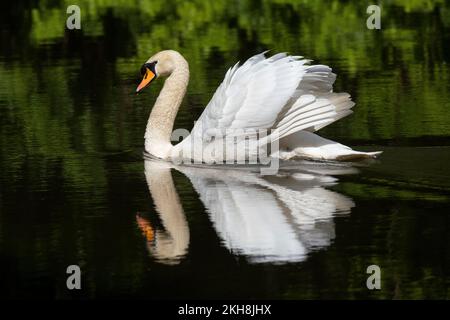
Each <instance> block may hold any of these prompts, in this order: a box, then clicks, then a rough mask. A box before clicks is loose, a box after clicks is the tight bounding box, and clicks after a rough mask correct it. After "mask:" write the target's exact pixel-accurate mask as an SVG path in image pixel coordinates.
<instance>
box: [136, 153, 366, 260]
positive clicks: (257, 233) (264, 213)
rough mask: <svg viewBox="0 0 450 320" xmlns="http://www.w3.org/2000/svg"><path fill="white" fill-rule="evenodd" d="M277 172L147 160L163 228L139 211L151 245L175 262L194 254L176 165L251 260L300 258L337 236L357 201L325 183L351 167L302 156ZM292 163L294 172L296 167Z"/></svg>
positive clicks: (229, 243)
mask: <svg viewBox="0 0 450 320" xmlns="http://www.w3.org/2000/svg"><path fill="white" fill-rule="evenodd" d="M297 165H298V167H301V171H300V170H299V169H297V168H291V169H283V170H282V172H281V173H280V174H277V175H274V176H270V177H269V176H261V175H259V174H258V173H256V172H250V171H248V170H247V168H245V167H242V168H244V170H239V169H237V168H234V169H229V170H227V174H226V175H224V174H223V170H221V169H220V168H219V166H217V167H215V168H214V167H208V168H201V167H195V166H176V165H172V164H171V163H169V162H165V161H160V160H151V159H146V160H145V177H146V180H147V184H148V187H149V190H150V194H151V196H152V198H153V202H154V203H155V207H156V211H157V212H158V215H159V217H160V220H161V222H162V224H163V226H164V228H158V229H153V227H152V225H151V223H150V222H149V221H147V220H146V219H145V216H141V215H138V216H137V217H136V219H137V223H138V226H139V228H140V229H141V231H142V233H143V235H144V237H145V238H146V242H147V248H148V250H149V252H150V253H151V255H152V256H154V257H155V258H156V259H157V260H158V261H159V262H161V263H166V264H176V263H179V262H180V261H181V259H182V258H183V257H184V255H185V254H186V253H187V252H188V247H189V243H190V232H189V225H188V222H187V220H186V216H185V213H184V211H183V207H182V205H181V202H180V199H179V197H178V195H177V191H176V189H175V184H174V182H173V179H172V175H171V170H172V169H175V170H177V171H179V172H181V173H182V174H184V175H185V176H187V177H188V178H189V180H190V181H191V183H192V185H193V187H194V189H195V190H196V191H197V193H198V194H199V198H200V200H201V201H202V202H203V204H204V206H205V208H206V210H207V212H208V215H209V218H210V220H211V222H212V225H213V227H214V229H215V230H216V232H217V234H218V236H219V237H220V238H221V240H222V244H223V245H224V246H225V247H226V248H227V249H228V250H229V251H231V252H232V253H234V254H238V255H244V256H246V257H247V259H248V260H249V261H250V262H253V263H259V262H300V261H304V260H305V259H306V257H307V255H308V253H309V252H310V251H311V250H317V249H320V248H324V247H327V246H329V245H330V244H331V241H332V239H334V236H335V232H334V222H333V220H334V219H333V218H334V216H335V215H338V214H339V215H345V214H348V213H350V210H351V208H352V207H354V202H353V201H352V199H350V198H348V197H346V196H344V195H341V194H339V193H337V192H335V191H331V190H327V189H326V188H325V187H327V186H332V185H334V184H335V183H336V180H337V179H336V178H334V177H332V176H330V175H329V174H333V175H340V174H352V173H355V172H357V169H355V168H354V167H350V166H344V165H342V166H338V165H334V166H331V165H329V164H326V163H313V162H309V163H308V162H302V163H300V164H297ZM292 169H294V170H295V171H293V170H292Z"/></svg>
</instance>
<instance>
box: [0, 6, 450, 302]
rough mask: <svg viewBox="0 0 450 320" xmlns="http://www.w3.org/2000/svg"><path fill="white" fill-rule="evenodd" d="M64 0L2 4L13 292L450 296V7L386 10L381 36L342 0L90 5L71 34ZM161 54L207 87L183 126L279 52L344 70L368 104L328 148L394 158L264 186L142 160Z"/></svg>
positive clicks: (4, 217)
mask: <svg viewBox="0 0 450 320" xmlns="http://www.w3.org/2000/svg"><path fill="white" fill-rule="evenodd" d="M69 4H71V3H69V2H67V3H65V2H61V3H56V2H42V3H40V4H39V5H38V6H37V5H33V4H30V3H28V2H24V3H15V4H12V5H9V6H8V7H2V8H1V10H0V12H1V15H2V17H1V19H0V21H1V22H0V23H1V30H2V33H1V36H0V43H1V50H0V79H1V81H0V130H1V131H0V148H1V152H0V169H1V175H0V275H1V276H0V289H1V290H0V292H1V293H0V294H1V295H2V296H4V297H9V298H12V297H14V298H17V297H35V298H100V297H145V298H289V299H297V298H308V299H315V298H339V299H341V298H342V299H358V298H370V299H381V298H387V299H393V298H395V299H408V298H413V299H420V298H446V299H448V297H449V291H448V290H449V281H450V274H449V270H450V268H449V265H450V253H449V250H448V243H449V242H450V241H449V240H450V239H449V235H450V232H449V230H450V229H449V228H450V226H449V214H448V211H449V210H448V207H449V205H448V203H449V196H450V194H449V191H450V182H449V181H450V170H449V168H448V166H447V163H448V162H449V160H450V121H449V120H450V112H449V111H448V110H449V107H450V106H449V101H450V81H449V74H450V73H449V71H450V70H449V69H450V68H449V62H450V53H449V52H450V51H449V47H448V43H450V41H449V40H450V18H449V17H450V7H449V4H448V3H445V2H444V1H434V2H433V1H430V2H423V1H395V2H392V3H387V4H385V5H384V6H383V13H382V29H381V30H379V31H375V30H368V29H366V28H365V19H366V17H367V14H366V13H365V10H366V8H365V4H362V3H361V4H357V3H348V2H345V3H340V2H338V1H331V2H313V3H309V2H306V1H301V2H296V1H277V2H269V1H263V2H261V3H257V2H253V1H240V2H239V3H238V2H236V3H232V4H230V3H229V2H228V1H214V3H211V4H205V3H204V2H203V1H194V2H192V3H186V2H184V1H169V2H167V1H152V2H151V3H139V4H138V3H136V4H132V3H131V4H128V3H125V2H123V3H122V2H119V3H113V2H108V1H101V2H99V1H79V6H80V7H81V10H82V29H81V30H75V31H69V30H65V29H64V26H65V19H66V17H67V15H66V13H65V9H66V8H67V6H68V5H69ZM1 6H5V4H2V5H1ZM165 48H171V49H175V50H179V51H180V52H182V53H183V55H185V57H186V58H187V60H188V61H189V63H190V69H191V74H192V76H191V81H190V84H189V88H188V93H187V96H186V98H185V99H184V102H183V105H182V108H181V110H180V113H179V116H178V118H177V121H176V124H175V127H177V128H187V129H190V128H191V127H192V125H193V121H195V120H196V119H197V118H198V116H199V115H200V114H201V112H202V110H203V107H204V106H205V105H206V104H207V102H208V101H209V99H210V97H211V96H212V94H213V92H214V90H215V88H216V87H217V86H218V84H219V83H220V81H221V80H222V79H223V76H224V73H225V71H226V70H227V68H228V67H230V66H231V65H233V64H234V63H235V62H236V61H237V60H241V61H242V60H244V59H246V58H248V57H249V56H251V55H253V54H256V53H258V52H261V51H263V50H266V49H272V51H273V52H280V51H288V52H291V53H293V54H301V55H304V56H305V57H308V58H311V59H314V60H315V62H317V63H324V64H328V65H330V66H332V67H333V69H334V71H335V72H336V73H337V74H338V78H337V81H336V85H335V88H336V90H337V91H347V92H350V93H351V94H352V96H353V98H354V99H355V101H356V102H357V105H356V106H355V109H354V110H355V113H354V114H353V115H351V116H349V117H347V118H345V119H342V120H340V121H339V122H337V123H335V124H333V125H330V126H329V127H327V128H325V129H323V130H321V131H320V134H321V135H322V136H324V137H327V138H330V139H333V140H337V141H340V142H343V143H346V144H348V145H351V146H353V147H355V148H357V149H358V148H359V149H361V150H383V151H384V153H383V155H382V157H380V159H379V160H377V161H375V162H374V163H366V164H359V165H355V164H342V165H341V166H336V165H330V164H326V163H311V162H297V163H292V164H289V165H288V166H285V167H283V168H282V170H281V171H280V174H279V175H278V176H269V177H261V176H260V175H258V174H257V173H255V172H252V171H249V170H237V168H233V169H230V170H227V173H226V174H223V173H222V171H219V172H218V171H217V170H216V169H214V168H213V169H208V170H203V169H198V168H190V167H189V168H186V167H168V166H167V165H164V164H161V163H159V162H155V161H150V160H146V161H144V158H143V156H142V151H143V132H144V130H145V124H146V119H147V117H148V113H149V110H150V107H151V105H152V104H153V102H154V100H155V98H156V96H157V94H158V92H159V90H160V89H161V86H162V82H161V81H155V82H154V84H152V87H151V88H150V89H147V90H145V92H144V93H143V94H141V95H137V96H136V95H135V94H134V93H133V92H134V90H135V88H136V86H137V84H138V82H139V80H140V79H139V78H140V74H139V68H140V66H141V64H142V63H143V62H145V61H146V60H147V58H148V57H149V56H151V55H152V54H153V53H154V52H157V51H159V50H161V49H165ZM71 264H78V265H80V267H81V269H82V288H83V289H82V290H81V291H77V292H75V291H68V290H67V289H66V286H65V284H66V277H67V274H66V273H65V271H66V268H67V266H68V265H71ZM371 264H377V265H379V266H380V267H381V270H382V281H381V282H382V289H381V290H378V291H369V290H368V289H367V288H366V285H365V283H366V279H367V276H368V275H367V274H366V268H367V266H369V265H371Z"/></svg>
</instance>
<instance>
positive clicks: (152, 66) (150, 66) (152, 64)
mask: <svg viewBox="0 0 450 320" xmlns="http://www.w3.org/2000/svg"><path fill="white" fill-rule="evenodd" d="M157 63H158V61H152V62H149V63H144V64H143V65H142V67H141V75H144V74H145V73H146V72H147V70H146V69H149V70H150V71H151V72H153V73H154V74H155V75H156V70H155V65H156V64H157Z"/></svg>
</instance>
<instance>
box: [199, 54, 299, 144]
mask: <svg viewBox="0 0 450 320" xmlns="http://www.w3.org/2000/svg"><path fill="white" fill-rule="evenodd" d="M307 62H308V60H305V59H303V60H301V59H300V57H293V56H287V55H286V54H285V53H280V54H277V55H274V56H272V57H270V58H267V59H266V58H265V56H264V53H261V54H258V55H256V56H253V57H251V58H250V59H248V60H247V61H246V62H245V63H244V64H243V65H242V66H240V67H239V66H238V64H236V65H235V66H234V67H232V68H231V69H229V70H228V72H227V73H226V75H225V79H224V80H223V82H222V83H221V85H220V86H219V87H218V88H217V90H216V92H215V94H214V96H213V97H212V99H211V101H210V102H209V104H208V105H207V106H206V108H205V111H204V112H203V114H202V115H201V117H200V119H199V121H198V122H197V123H196V126H195V127H194V130H193V132H194V133H195V134H201V135H202V136H203V139H204V140H208V138H209V137H210V136H211V135H214V134H215V133H216V130H223V129H270V128H272V127H273V125H274V123H275V121H276V120H277V117H278V115H279V113H280V112H281V111H282V109H283V108H284V107H285V106H286V104H287V103H288V101H289V100H290V99H291V97H292V96H293V94H294V93H295V91H296V89H297V87H298V85H299V83H300V80H301V79H302V77H303V74H304V73H305V71H306V68H307V66H305V63H307ZM200 128H201V129H200Z"/></svg>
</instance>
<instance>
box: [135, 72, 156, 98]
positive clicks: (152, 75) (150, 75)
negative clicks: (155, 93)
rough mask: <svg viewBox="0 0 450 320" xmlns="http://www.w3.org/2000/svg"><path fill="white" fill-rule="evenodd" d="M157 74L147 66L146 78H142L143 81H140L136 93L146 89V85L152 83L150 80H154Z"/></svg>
mask: <svg viewBox="0 0 450 320" xmlns="http://www.w3.org/2000/svg"><path fill="white" fill-rule="evenodd" d="M155 76H156V75H155V73H154V72H153V71H151V70H150V69H149V68H145V74H144V78H142V81H141V83H139V85H138V87H137V89H136V93H138V92H139V91H141V90H142V89H144V88H145V87H146V86H148V85H149V84H150V82H152V80H153V79H154V78H155Z"/></svg>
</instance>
